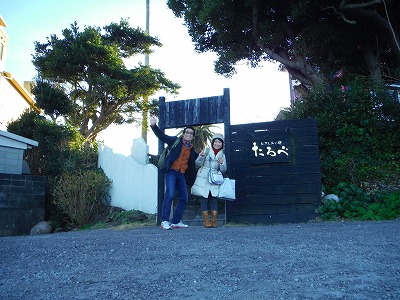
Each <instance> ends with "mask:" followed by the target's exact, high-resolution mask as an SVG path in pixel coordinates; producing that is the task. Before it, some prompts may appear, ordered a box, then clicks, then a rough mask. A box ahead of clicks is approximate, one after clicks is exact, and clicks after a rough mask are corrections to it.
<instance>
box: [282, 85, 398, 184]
mask: <svg viewBox="0 0 400 300" xmlns="http://www.w3.org/2000/svg"><path fill="white" fill-rule="evenodd" d="M350 86H351V88H350V89H348V91H347V92H345V93H344V92H342V91H341V89H340V88H339V87H338V86H337V87H335V88H334V89H333V90H318V89H316V90H315V91H313V92H312V93H310V94H308V95H307V96H305V97H304V98H302V99H300V100H299V101H297V102H296V103H295V106H294V107H293V108H292V109H291V111H290V112H288V113H287V118H289V119H295V118H310V117H311V118H315V119H316V120H317V123H318V135H319V146H320V148H319V150H320V158H321V172H322V179H323V184H324V185H325V186H326V188H327V189H328V190H329V189H331V188H332V187H334V186H336V185H337V184H338V183H339V182H349V183H352V184H355V185H358V186H364V187H366V186H368V187H369V189H372V190H373V189H377V187H378V186H380V185H382V184H383V183H385V185H386V186H388V185H389V186H393V187H396V186H398V185H399V184H400V182H399V178H400V151H398V149H400V131H399V129H398V124H400V104H399V103H398V102H396V100H395V99H394V98H391V97H389V94H388V93H387V91H386V89H385V87H382V86H379V85H376V84H374V83H373V82H372V81H370V80H367V79H364V78H355V79H354V80H352V81H351V84H350Z"/></svg>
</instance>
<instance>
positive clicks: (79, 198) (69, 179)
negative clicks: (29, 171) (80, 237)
mask: <svg viewBox="0 0 400 300" xmlns="http://www.w3.org/2000/svg"><path fill="white" fill-rule="evenodd" d="M110 186H111V181H110V180H109V179H108V178H107V176H106V175H105V174H104V172H103V171H102V170H101V169H98V170H86V171H77V172H65V173H63V174H62V175H60V176H58V177H56V178H55V179H54V180H52V182H51V188H50V189H51V194H52V197H53V199H54V200H53V201H54V202H53V203H54V205H55V206H56V207H58V208H59V209H60V211H62V212H64V213H65V214H66V215H67V216H68V218H69V220H70V222H71V224H72V225H76V226H78V227H82V226H83V225H84V224H87V223H89V222H91V221H93V220H94V219H95V217H96V216H97V215H98V214H101V213H102V212H103V210H104V208H105V206H106V205H108V204H109V203H108V202H109V194H108V191H109V188H110Z"/></svg>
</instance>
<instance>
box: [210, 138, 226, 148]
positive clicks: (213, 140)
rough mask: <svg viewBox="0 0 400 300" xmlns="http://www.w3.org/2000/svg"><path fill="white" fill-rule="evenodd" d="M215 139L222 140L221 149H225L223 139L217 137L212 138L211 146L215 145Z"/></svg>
mask: <svg viewBox="0 0 400 300" xmlns="http://www.w3.org/2000/svg"><path fill="white" fill-rule="evenodd" d="M215 140H218V141H220V142H221V143H222V147H221V149H224V141H223V140H221V139H220V138H215V139H212V141H211V147H212V146H213V145H214V142H215Z"/></svg>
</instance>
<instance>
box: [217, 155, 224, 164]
mask: <svg viewBox="0 0 400 300" xmlns="http://www.w3.org/2000/svg"><path fill="white" fill-rule="evenodd" d="M218 163H219V164H220V165H222V164H223V163H224V159H223V158H222V157H219V158H218Z"/></svg>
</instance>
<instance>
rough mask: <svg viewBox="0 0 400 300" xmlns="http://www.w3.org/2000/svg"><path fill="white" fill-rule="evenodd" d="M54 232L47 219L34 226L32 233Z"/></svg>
mask: <svg viewBox="0 0 400 300" xmlns="http://www.w3.org/2000/svg"><path fill="white" fill-rule="evenodd" d="M52 232H53V226H51V224H50V223H49V222H47V221H41V222H39V223H37V224H36V225H35V226H33V227H32V229H31V233H30V235H37V234H47V233H52Z"/></svg>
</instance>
